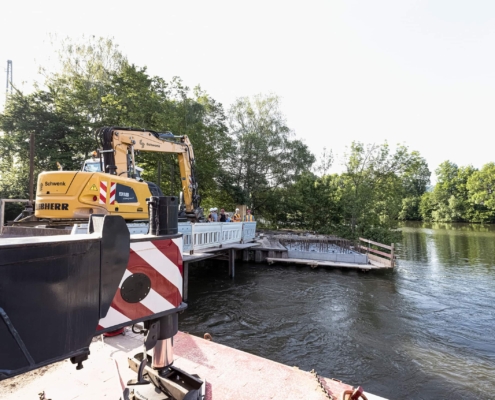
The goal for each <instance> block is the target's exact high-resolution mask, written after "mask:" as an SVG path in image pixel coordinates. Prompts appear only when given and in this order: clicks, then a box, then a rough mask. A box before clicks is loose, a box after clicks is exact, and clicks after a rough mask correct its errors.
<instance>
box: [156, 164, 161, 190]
mask: <svg viewBox="0 0 495 400" xmlns="http://www.w3.org/2000/svg"><path fill="white" fill-rule="evenodd" d="M157 181H158V187H159V188H160V189H161V188H162V162H161V161H160V160H158V179H157Z"/></svg>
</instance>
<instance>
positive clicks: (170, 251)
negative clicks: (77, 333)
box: [97, 237, 183, 330]
mask: <svg viewBox="0 0 495 400" xmlns="http://www.w3.org/2000/svg"><path fill="white" fill-rule="evenodd" d="M137 274H143V275H146V276H147V277H148V278H149V280H150V282H151V288H150V289H149V292H148V293H147V295H146V296H145V297H144V298H143V299H142V300H140V301H138V302H129V301H128V300H126V299H124V297H123V296H122V288H123V283H124V282H125V281H126V279H127V278H129V277H130V276H133V275H134V276H137ZM182 281H183V266H182V237H180V238H175V239H160V240H158V239H157V240H150V241H144V242H132V240H131V253H130V257H129V263H128V264H127V269H126V271H125V273H124V276H123V277H122V279H121V281H120V284H119V289H117V292H116V293H115V296H114V298H113V300H112V304H111V305H110V309H109V311H108V313H107V315H106V317H105V318H102V319H100V321H99V324H98V328H97V330H102V329H108V328H110V327H112V326H117V325H120V324H123V323H129V324H130V323H132V321H133V320H137V319H140V318H144V317H147V316H150V315H153V314H158V313H161V312H164V311H167V310H171V309H174V308H177V307H179V306H180V304H181V303H182Z"/></svg>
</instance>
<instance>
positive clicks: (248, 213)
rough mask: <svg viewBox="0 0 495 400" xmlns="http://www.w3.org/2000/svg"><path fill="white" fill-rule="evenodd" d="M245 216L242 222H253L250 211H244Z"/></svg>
mask: <svg viewBox="0 0 495 400" xmlns="http://www.w3.org/2000/svg"><path fill="white" fill-rule="evenodd" d="M246 213H247V214H246V215H245V216H244V222H254V217H253V216H252V215H251V210H249V209H248V210H246Z"/></svg>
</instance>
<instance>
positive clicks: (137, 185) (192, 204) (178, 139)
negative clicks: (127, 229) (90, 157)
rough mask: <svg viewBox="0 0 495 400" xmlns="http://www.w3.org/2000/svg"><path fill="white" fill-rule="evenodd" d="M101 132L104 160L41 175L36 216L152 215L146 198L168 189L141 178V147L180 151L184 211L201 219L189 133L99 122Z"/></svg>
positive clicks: (138, 217) (142, 217)
mask: <svg viewBox="0 0 495 400" xmlns="http://www.w3.org/2000/svg"><path fill="white" fill-rule="evenodd" d="M96 135H97V136H98V137H99V139H100V141H101V145H102V148H101V149H100V150H99V151H98V153H99V160H98V158H95V162H94V163H87V162H86V163H85V165H84V167H83V169H82V171H50V172H43V173H41V174H40V175H39V176H38V183H37V189H36V202H35V205H36V207H35V217H36V218H37V219H44V220H51V221H57V220H85V219H88V218H89V216H90V215H91V214H112V215H121V216H122V217H123V218H124V219H125V220H127V221H135V220H145V219H147V218H148V206H147V203H146V199H147V198H149V197H150V196H163V194H162V192H161V190H160V188H159V187H158V186H157V185H155V184H154V183H151V182H144V181H143V180H142V179H141V177H140V174H139V170H140V169H139V168H138V167H136V163H135V154H136V152H137V151H139V152H141V151H151V152H159V153H174V154H177V157H178V160H179V169H180V176H181V182H182V192H183V200H182V202H181V206H180V213H181V215H182V216H183V217H187V218H188V219H189V220H190V221H199V220H201V219H202V209H201V208H200V201H201V199H200V196H199V194H198V184H197V182H196V179H195V176H194V151H193V147H192V145H191V142H190V141H189V138H188V137H187V136H175V135H173V134H172V133H170V132H165V133H159V132H154V131H147V130H139V129H132V128H119V127H104V128H100V129H98V130H97V131H96Z"/></svg>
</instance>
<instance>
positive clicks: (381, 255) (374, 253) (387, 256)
mask: <svg viewBox="0 0 495 400" xmlns="http://www.w3.org/2000/svg"><path fill="white" fill-rule="evenodd" d="M359 241H360V242H365V243H367V244H368V246H363V245H362V244H361V243H359V250H360V251H362V252H365V253H367V254H368V258H369V259H370V260H371V261H376V262H378V263H381V264H385V265H388V266H390V267H392V268H393V267H394V266H395V247H394V244H393V243H392V244H391V245H390V246H389V245H386V244H383V243H378V242H374V241H373V240H369V239H364V238H359ZM370 245H373V246H376V247H380V248H382V249H387V250H390V253H387V252H385V251H380V250H376V249H374V248H371V247H370Z"/></svg>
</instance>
